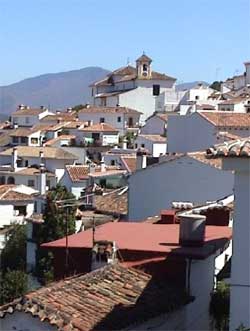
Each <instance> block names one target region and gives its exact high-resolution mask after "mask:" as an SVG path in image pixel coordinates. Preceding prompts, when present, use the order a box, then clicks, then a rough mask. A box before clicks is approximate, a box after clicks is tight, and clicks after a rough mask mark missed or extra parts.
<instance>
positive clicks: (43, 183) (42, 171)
mask: <svg viewBox="0 0 250 331" xmlns="http://www.w3.org/2000/svg"><path fill="white" fill-rule="evenodd" d="M40 193H41V195H45V194H46V169H45V167H44V164H42V163H41V164H40Z"/></svg>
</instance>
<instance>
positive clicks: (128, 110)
mask: <svg viewBox="0 0 250 331" xmlns="http://www.w3.org/2000/svg"><path fill="white" fill-rule="evenodd" d="M81 113H111V114H132V113H133V114H140V112H139V111H137V110H135V109H132V108H127V107H94V106H90V107H88V108H82V109H81V110H79V114H81Z"/></svg>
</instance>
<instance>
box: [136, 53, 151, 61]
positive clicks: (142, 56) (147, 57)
mask: <svg viewBox="0 0 250 331" xmlns="http://www.w3.org/2000/svg"><path fill="white" fill-rule="evenodd" d="M137 61H138V62H144V61H146V62H152V59H150V57H149V56H147V55H146V54H142V55H141V56H140V57H139V58H138V59H137V60H136V62H137Z"/></svg>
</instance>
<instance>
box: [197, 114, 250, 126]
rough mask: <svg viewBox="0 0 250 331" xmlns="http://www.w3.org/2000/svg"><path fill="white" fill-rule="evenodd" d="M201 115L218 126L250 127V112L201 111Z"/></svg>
mask: <svg viewBox="0 0 250 331" xmlns="http://www.w3.org/2000/svg"><path fill="white" fill-rule="evenodd" d="M199 114H200V116H202V117H203V118H205V119H206V120H207V121H209V122H210V123H212V124H213V125H215V126H217V127H242V128H243V127H244V128H250V114H245V113H234V112H227V113H225V112H223V111H222V112H219V111H217V112H200V113H199Z"/></svg>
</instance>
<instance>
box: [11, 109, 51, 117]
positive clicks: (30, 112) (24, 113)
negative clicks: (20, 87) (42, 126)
mask: <svg viewBox="0 0 250 331" xmlns="http://www.w3.org/2000/svg"><path fill="white" fill-rule="evenodd" d="M47 110H48V109H44V108H43V109H41V108H24V109H18V110H17V111H16V112H14V113H12V114H11V116H12V117H13V116H14V117H17V116H38V115H40V114H42V113H44V112H45V111H47Z"/></svg>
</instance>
